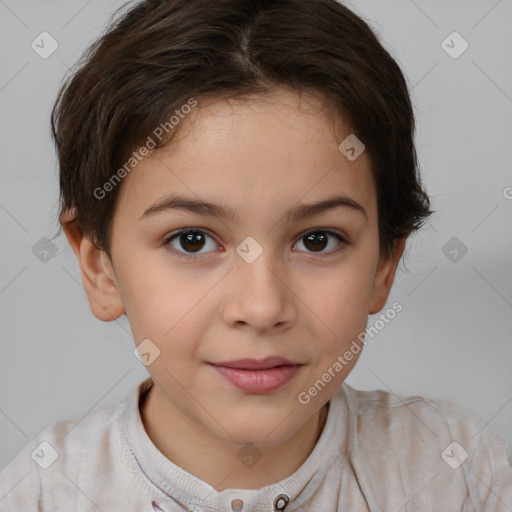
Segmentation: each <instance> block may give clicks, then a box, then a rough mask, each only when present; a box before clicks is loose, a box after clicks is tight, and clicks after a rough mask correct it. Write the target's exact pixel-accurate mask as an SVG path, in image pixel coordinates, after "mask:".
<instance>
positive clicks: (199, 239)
mask: <svg viewBox="0 0 512 512" xmlns="http://www.w3.org/2000/svg"><path fill="white" fill-rule="evenodd" d="M208 242H209V243H210V249H211V250H215V249H216V248H217V244H216V243H215V241H214V240H213V238H212V237H211V236H210V235H208V234H207V233H205V232H204V231H202V230H200V229H180V230H179V231H178V232H177V233H175V234H174V235H171V236H170V237H169V238H168V239H167V240H166V242H165V243H166V245H168V246H170V249H171V250H172V252H173V253H175V254H176V255H178V256H184V257H188V256H190V257H194V256H195V255H196V254H197V255H202V254H204V253H205V252H209V251H203V252H200V251H201V249H203V248H204V247H205V246H206V247H207V246H208Z"/></svg>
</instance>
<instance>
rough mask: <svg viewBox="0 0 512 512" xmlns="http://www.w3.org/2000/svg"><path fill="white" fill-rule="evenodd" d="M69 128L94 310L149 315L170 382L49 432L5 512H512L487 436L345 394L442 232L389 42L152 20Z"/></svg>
mask: <svg viewBox="0 0 512 512" xmlns="http://www.w3.org/2000/svg"><path fill="white" fill-rule="evenodd" d="M52 128H53V136H54V140H55V143H56V147H57V151H58V157H59V164H60V186H61V210H60V221H61V224H62V228H63V230H64V232H65V234H66V236H67V239H68V240H69V243H70V245H71V247H72V249H73V251H74V253H75V255H76V257H77V259H78V263H79V266H80V270H81V273H82V279H83V283H84V287H85V289H86V292H87V297H88V300H89V304H90V307H91V310H92V312H93V313H94V315H95V316H96V317H97V318H98V319H100V320H103V321H111V320H115V319H117V318H119V317H120V316H121V315H123V314H126V315H127V317H128V320H129V322H130V326H131V329H132V332H133V337H134V341H135V344H136V346H137V354H138V357H139V358H140V360H141V361H142V363H143V364H144V365H146V367H147V370H148V372H149V375H150V377H149V378H148V379H146V380H145V381H143V382H142V383H140V384H139V385H138V386H136V387H135V388H133V390H132V392H131V394H130V396H129V397H128V399H127V400H126V402H125V403H122V404H119V405H117V406H114V407H111V408H108V409H105V410H103V411H100V412H97V413H94V414H90V415H88V416H86V417H84V418H83V419H82V420H81V421H78V422H76V421H61V422H58V423H56V424H55V425H52V426H50V427H48V428H47V429H45V430H44V431H43V432H41V434H40V435H39V436H37V438H36V439H34V440H33V441H32V442H31V443H30V444H29V445H27V447H26V448H25V449H24V450H23V451H22V452H21V453H20V454H19V455H18V456H17V457H16V458H15V459H14V460H13V461H12V462H11V463H10V465H9V466H8V467H7V469H6V470H5V471H4V472H3V473H2V475H1V478H0V500H1V501H0V509H1V510H2V511H6V512H11V511H12V512H14V511H21V510H23V511H29V510H30V511H52V512H56V511H68V510H75V511H82V512H85V511H103V512H107V511H108V512H112V511H123V512H127V511H137V512H145V511H148V512H150V511H163V512H174V511H197V512H198V511H201V512H206V511H258V512H260V511H284V510H285V511H286V512H298V511H304V512H306V511H308V512H310V511H313V512H326V511H341V510H343V511H375V512H376V511H393V512H398V511H399V510H407V511H427V510H433V511H441V510H442V511H461V510H464V511H466V512H469V511H477V510H482V511H483V510H486V511H509V510H512V469H511V467H510V465H509V464H508V461H507V458H506V452H505V446H504V443H503V441H502V439H501V438H500V437H499V436H498V435H497V433H496V432H494V431H493V430H492V429H491V428H489V427H487V426H486V425H485V424H484V423H483V421H482V420H481V419H479V418H478V417H477V416H476V415H474V414H473V413H471V412H469V411H467V410H465V409H463V408H462V407H460V406H457V405H455V404H453V403H452V402H449V401H444V400H431V399H427V398H423V397H421V396H397V395H394V394H392V393H389V392H386V391H379V390H375V391H360V390H356V389H354V388H352V387H350V386H348V385H347V384H346V383H344V380H345V379H346V377H347V375H348V374H349V373H350V371H351V370H352V368H353V367H354V365H355V364H356V362H357V360H358V358H359V355H360V354H361V351H362V348H363V346H364V333H365V327H366V324H367V321H368V315H369V314H376V313H379V312H381V311H383V310H384V308H385V307H386V301H387V298H388V295H389V292H390V289H391V286H392V284H393V280H394V276H395V271H396V267H397V264H398V262H399V260H400V258H401V256H402V253H403V251H404V247H405V243H406V240H407V237H408V236H409V235H410V234H411V233H412V232H413V231H415V230H418V229H419V228H420V227H421V226H422V223H423V221H424V220H425V219H427V218H428V216H429V215H430V214H431V213H432V211H431V210H430V209H429V208H430V203H429V198H428V196H427V194H426V192H425V191H424V190H423V189H422V186H421V181H420V177H419V173H418V169H417V161H416V153H415V147H414V142H413V138H414V117H413V111H412V107H411V102H410V98H409V94H408V89H407V85H406V82H405V79H404V77H403V74H402V72H401V71H400V69H399V67H398V65H397V63H396V62H395V61H394V60H393V58H392V57H391V56H390V55H389V54H388V53H387V52H386V50H385V49H384V48H383V47H382V45H381V44H380V43H379V42H378V40H377V38H376V36H375V35H374V33H373V32H372V31H371V29H370V28H369V27H368V25H367V24H366V23H365V22H364V21H363V20H361V19H360V18H359V17H357V16H356V15H355V14H354V13H352V12H351V11H350V10H348V9H347V8H346V7H344V6H343V5H342V4H340V3H338V2H336V1H335V0H259V1H256V0H252V1H251V0H161V1H149V0H148V1H147V2H140V3H138V4H136V5H134V6H133V7H131V9H130V10H127V12H126V13H125V14H124V15H122V16H121V17H119V18H118V20H117V21H116V22H115V23H113V24H111V25H110V27H109V29H108V31H107V33H106V34H105V35H104V36H103V37H102V38H101V39H100V40H99V41H97V42H96V43H95V44H94V45H93V46H92V47H91V48H90V50H89V51H88V53H87V54H86V55H85V59H84V60H83V62H82V63H81V67H80V69H79V70H78V71H77V72H76V74H75V75H74V76H73V77H72V79H70V80H69V81H68V82H67V83H66V84H64V86H63V88H62V90H61V92H60V94H59V96H58V99H57V102H56V105H55V108H54V111H53V113H52ZM203 243H204V245H201V244H203ZM194 245H195V246H196V247H193V246H194ZM400 310H401V305H400V304H399V303H394V304H393V305H392V306H389V307H387V309H386V315H385V316H386V318H392V317H393V316H394V315H396V314H397V313H398V312H399V311H400Z"/></svg>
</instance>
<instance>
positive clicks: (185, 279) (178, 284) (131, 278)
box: [119, 250, 215, 350]
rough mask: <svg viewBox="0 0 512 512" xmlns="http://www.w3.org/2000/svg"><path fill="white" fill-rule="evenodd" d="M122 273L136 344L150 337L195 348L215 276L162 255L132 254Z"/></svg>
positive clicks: (162, 343) (163, 343)
mask: <svg viewBox="0 0 512 512" xmlns="http://www.w3.org/2000/svg"><path fill="white" fill-rule="evenodd" d="M162 251H163V250H162ZM162 260H164V261H162ZM119 274H120V282H121V283H122V287H121V286H120V288H119V290H120V293H121V296H122V300H123V304H124V305H125V309H126V314H127V316H128V320H129V322H130V326H131V329H132V333H133V338H134V340H135V342H136V344H138V343H140V342H141V341H142V340H143V339H146V338H149V339H151V340H154V342H155V343H156V344H157V345H158V346H162V348H163V349H165V346H166V345H169V344H170V343H171V342H172V345H173V350H174V348H176V350H181V348H180V344H183V345H184V347H183V350H185V348H187V349H188V350H191V349H192V348H193V345H194V343H193V340H194V339H196V338H197V336H196V334H197V332H198V330H199V329H200V327H201V323H200V322H198V321H197V319H198V318H206V317H207V315H208V311H209V301H208V292H209V290H210V289H211V288H212V286H213V285H214V284H215V279H214V277H213V276H210V277H209V278H208V277H207V276H204V277H201V276H198V275H196V273H194V271H193V270H192V269H190V268H189V269H185V268H177V267H176V266H175V267H174V268H173V267H172V266H171V264H170V263H168V264H166V262H165V258H162V256H161V255H160V256H158V257H157V258H153V259H152V261H151V260H150V259H149V258H145V259H142V258H131V259H130V260H128V261H125V265H124V266H123V268H122V269H120V272H119ZM210 307H211V305H210Z"/></svg>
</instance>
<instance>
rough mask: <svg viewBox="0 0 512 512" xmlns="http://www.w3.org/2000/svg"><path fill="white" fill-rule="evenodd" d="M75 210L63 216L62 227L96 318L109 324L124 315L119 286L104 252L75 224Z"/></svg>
mask: <svg viewBox="0 0 512 512" xmlns="http://www.w3.org/2000/svg"><path fill="white" fill-rule="evenodd" d="M73 218H74V210H69V211H67V212H65V213H63V214H62V216H61V218H60V223H61V225H62V229H63V230H64V233H65V234H66V238H67V239H68V242H69V245H70V246H71V248H72V249H73V252H74V253H75V256H76V258H77V260H78V265H79V267H80V272H81V273H82V281H83V284H84V289H85V292H86V295H87V299H88V301H89V306H90V308H91V311H92V312H93V314H94V316H95V317H96V318H98V319H99V320H102V321H103V322H109V321H112V320H115V319H116V318H119V317H120V316H121V315H123V314H124V312H125V311H124V306H123V303H122V301H121V296H120V295H119V291H118V289H117V285H116V278H115V274H114V269H113V266H112V262H111V261H110V259H109V257H108V256H107V255H106V254H105V252H104V251H101V250H99V249H97V248H96V246H95V245H94V244H93V243H92V242H91V240H90V239H89V238H88V237H87V236H84V235H83V233H82V231H81V230H80V228H79V227H78V226H77V225H76V222H73V221H72V219H73Z"/></svg>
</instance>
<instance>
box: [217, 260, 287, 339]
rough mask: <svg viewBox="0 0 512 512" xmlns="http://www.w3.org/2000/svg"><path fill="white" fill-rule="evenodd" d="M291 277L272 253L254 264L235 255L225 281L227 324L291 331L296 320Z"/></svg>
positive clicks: (256, 328) (258, 329)
mask: <svg viewBox="0 0 512 512" xmlns="http://www.w3.org/2000/svg"><path fill="white" fill-rule="evenodd" d="M290 281H291V277H290V274H289V272H286V271H285V270H284V265H278V264H277V262H276V259H275V258H274V256H273V255H272V254H271V251H265V250H264V251H263V252H262V253H261V254H260V255H259V256H258V257H257V258H256V259H255V260H254V261H250V260H245V259H244V258H243V257H238V256H236V258H235V263H234V268H233V269H232V271H231V272H230V273H229V275H228V281H227V282H226V288H225V289H226V296H227V300H226V302H225V305H224V311H223V315H224V321H225V322H226V323H227V324H228V325H229V326H230V327H243V326H245V327H246V328H252V329H254V330H257V331H259V332H263V331H266V330H269V329H270V330H273V331H275V330H276V329H277V330H283V329H286V328H288V327H289V326H290V325H291V323H292V322H293V321H294V319H295V317H296V309H295V305H294V304H295V299H294V298H295V295H294V294H293V290H292V288H291V282H290Z"/></svg>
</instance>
